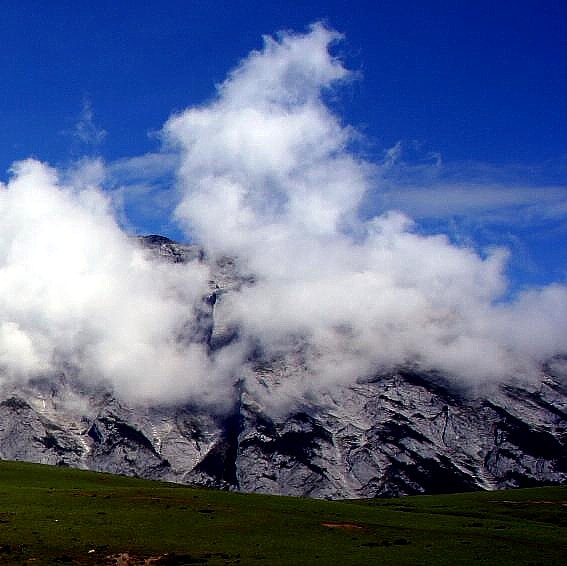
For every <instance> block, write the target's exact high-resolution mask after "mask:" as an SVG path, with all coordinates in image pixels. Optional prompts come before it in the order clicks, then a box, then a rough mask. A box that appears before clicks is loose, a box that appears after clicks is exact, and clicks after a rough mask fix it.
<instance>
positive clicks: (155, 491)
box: [0, 462, 567, 565]
mask: <svg viewBox="0 0 567 566" xmlns="http://www.w3.org/2000/svg"><path fill="white" fill-rule="evenodd" d="M322 523H330V524H332V526H325V525H323V524H322ZM337 524H346V525H343V526H337ZM93 549H94V550H95V552H91V553H89V550H93ZM121 552H128V553H129V554H130V556H131V557H135V558H139V559H142V558H147V557H150V556H154V557H159V556H161V557H162V558H161V561H158V562H155V563H159V564H210V565H213V564H238V563H240V564H271V565H272V564H273V565H277V564H322V565H323V564H324V565H329V564H341V565H343V564H403V563H407V564H426V563H431V564H455V563H471V562H477V563H478V562H482V563H483V564H499V565H502V564H506V563H510V564H526V565H527V564H561V563H566V561H567V488H560V487H551V488H536V489H526V490H511V491H503V492H492V493H486V492H483V493H474V494H458V495H443V496H421V497H406V498H401V499H396V500H372V501H356V502H327V501H315V500H308V499H301V498H291V497H275V496H263V495H243V494H236V493H226V492H220V491H215V490H206V489H197V488H190V487H182V486H176V485H171V484H163V483H154V482H148V481H143V480H136V479H131V478H124V477H116V476H110V475H106V474H96V473H92V472H82V471H77V470H71V469H57V468H52V467H47V466H39V465H34V464H25V463H14V462H1V463H0V564H19V563H29V564H38V565H39V564H57V563H61V564H63V563H68V564H73V563H74V564H104V563H113V561H111V560H109V559H108V558H106V557H109V556H113V555H116V554H118V553H121ZM30 559H32V560H30ZM26 561H27V562H26ZM114 563H116V561H114ZM132 563H136V562H132ZM140 563H143V562H140Z"/></svg>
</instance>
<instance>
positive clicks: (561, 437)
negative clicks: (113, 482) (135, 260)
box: [0, 236, 567, 498]
mask: <svg viewBox="0 0 567 566" xmlns="http://www.w3.org/2000/svg"><path fill="white" fill-rule="evenodd" d="M140 243H141V244H142V245H143V246H145V247H146V248H148V249H149V250H150V252H151V253H152V254H154V255H155V256H156V258H157V260H165V261H173V262H186V261H201V262H204V261H207V258H206V257H205V255H204V253H203V252H202V250H201V249H200V248H199V247H198V246H194V245H181V244H177V243H175V242H172V241H171V240H168V239H167V238H163V237H161V236H147V237H144V238H140ZM211 272H212V278H211V281H210V294H209V295H208V296H206V297H203V302H202V306H201V311H200V313H199V317H200V318H201V324H200V325H199V327H200V328H201V329H202V331H201V335H200V336H198V337H195V336H193V337H192V339H193V340H195V339H198V340H200V341H203V342H206V343H207V344H208V347H209V348H210V350H211V351H218V350H220V349H222V348H224V347H226V345H227V344H230V343H231V342H232V341H233V340H234V339H235V337H237V335H238V329H235V328H231V327H230V326H229V325H227V324H226V323H225V322H224V321H223V320H222V316H221V315H219V309H218V304H219V303H220V301H222V300H223V297H224V296H225V295H227V294H229V293H230V292H231V291H232V290H234V289H236V288H238V287H240V286H242V285H244V284H253V279H252V278H251V277H244V276H242V275H240V274H239V273H238V270H237V267H236V264H235V261H234V260H233V259H231V258H228V257H224V258H221V259H219V260H218V261H216V262H214V265H212V266H211ZM558 367H561V365H559V364H555V365H552V364H550V365H549V366H548V367H547V366H546V367H543V368H542V369H541V373H540V375H537V376H534V379H533V380H531V381H530V382H529V383H526V382H525V380H524V381H521V382H520V381H518V382H517V383H515V382H505V383H501V384H499V385H493V386H492V387H490V388H483V389H477V390H471V389H470V388H465V387H464V386H462V385H459V384H458V383H459V382H458V381H455V380H453V379H449V377H447V376H444V375H441V374H437V373H434V372H423V371H420V370H418V369H416V368H400V369H399V370H398V371H395V372H389V373H381V374H377V375H375V376H372V377H370V378H369V377H366V378H364V379H363V380H362V379H361V380H359V381H358V382H356V383H355V384H354V385H336V386H333V387H329V388H328V389H326V390H324V391H320V392H318V394H317V395H302V396H298V398H297V399H295V400H294V402H292V403H289V405H288V406H287V408H286V410H274V409H273V408H271V407H267V406H266V403H265V396H264V395H263V394H262V392H265V391H267V390H272V389H274V390H275V389H277V386H278V384H279V382H280V380H281V376H282V374H283V373H285V372H287V373H294V374H296V375H300V374H301V372H302V366H301V361H300V356H298V357H297V358H290V357H289V356H288V357H287V358H286V359H285V360H281V359H280V360H278V359H276V360H273V359H271V360H268V359H264V358H263V357H262V355H261V353H257V355H256V356H253V357H251V358H250V360H249V375H247V379H246V380H239V381H237V382H236V383H235V384H234V389H233V391H231V392H230V395H229V399H230V402H229V405H230V409H229V410H226V408H225V409H224V410H222V411H221V410H218V411H215V410H212V409H211V408H210V407H203V406H198V405H196V404H183V405H178V406H171V405H162V406H153V407H152V406H129V405H128V404H126V403H125V402H124V401H123V400H121V399H119V398H117V397H116V396H114V395H113V394H112V392H111V391H110V390H106V389H105V388H104V387H103V386H93V385H86V384H84V383H81V382H80V381H78V380H77V379H74V378H73V375H71V374H67V373H65V372H63V373H61V374H59V375H57V376H49V377H45V378H42V379H35V380H33V381H30V382H28V383H26V384H14V383H4V384H3V385H2V388H1V390H0V457H1V458H2V459H11V460H27V461H32V462H40V463H47V464H55V465H62V466H73V467H78V468H84V469H91V470H98V471H106V472H112V473H117V474H126V475H132V476H140V477H144V478H152V479H162V480H168V481H174V482H181V483H196V484H200V485H205V486H211V487H220V488H225V489H231V490H240V491H246V492H265V493H277V494H288V495H305V496H310V497H317V498H357V497H375V496H387V495H388V496H391V495H404V494H415V493H441V492H454V491H467V490H474V489H499V488H505V487H516V486H519V487H526V486H535V485H540V484H559V483H565V482H566V481H567V376H565V375H564V374H563V373H562V371H560V370H558V369H557V368H558Z"/></svg>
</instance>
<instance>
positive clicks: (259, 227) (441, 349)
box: [165, 25, 567, 383]
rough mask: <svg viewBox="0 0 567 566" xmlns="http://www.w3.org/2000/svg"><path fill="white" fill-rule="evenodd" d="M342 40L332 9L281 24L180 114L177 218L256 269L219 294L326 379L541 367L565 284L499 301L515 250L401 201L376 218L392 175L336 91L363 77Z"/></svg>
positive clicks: (269, 344)
mask: <svg viewBox="0 0 567 566" xmlns="http://www.w3.org/2000/svg"><path fill="white" fill-rule="evenodd" d="M338 40H340V35H338V34H337V33H336V32H334V31H332V30H329V29H327V28H325V27H323V26H322V25H315V26H313V27H312V28H311V30H310V32H309V33H307V34H305V35H294V34H281V35H280V36H279V37H278V39H273V38H270V37H267V38H265V39H264V48H263V50H262V51H258V52H253V53H251V54H250V55H249V56H248V57H247V58H246V59H244V60H243V61H242V62H241V63H240V64H239V66H238V67H237V68H236V69H235V70H234V71H233V72H232V73H231V74H230V76H229V77H228V78H227V79H226V81H225V82H224V83H223V84H222V85H220V87H219V88H218V96H217V98H216V99H215V100H214V101H213V102H212V103H210V104H208V105H205V106H202V107H197V108H189V109H187V110H186V111H185V112H183V113H181V114H179V115H177V116H174V117H172V118H171V119H170V120H169V121H168V123H167V124H166V127H165V132H166V134H167V137H168V139H169V141H170V143H171V144H177V146H178V147H179V148H180V150H181V152H182V163H181V167H180V169H179V182H180V187H181V191H182V199H181V202H180V204H179V206H178V207H177V210H176V215H177V218H178V219H179V221H180V222H181V223H182V225H183V226H184V227H185V230H186V233H187V234H188V235H194V236H197V237H198V238H199V239H200V240H201V241H202V242H203V244H204V245H205V247H206V248H207V249H209V250H211V251H212V252H215V253H217V254H231V255H234V256H236V257H238V258H239V260H240V262H241V263H242V265H244V266H245V267H246V269H248V270H250V271H251V272H253V273H254V274H255V275H256V277H257V284H256V285H254V286H251V287H248V288H246V289H245V290H243V291H242V292H241V293H239V294H234V295H232V296H230V297H227V299H226V300H225V301H224V302H222V303H221V304H219V305H218V308H219V309H224V311H225V312H224V314H225V316H226V318H227V319H228V320H230V321H231V322H232V323H233V324H235V325H238V326H239V327H240V328H241V329H243V334H244V335H245V336H247V337H249V339H250V341H251V342H253V343H257V342H259V343H260V344H261V346H262V349H263V351H264V353H265V355H268V356H270V355H273V356H281V355H282V353H284V354H285V353H288V352H289V351H290V348H291V346H290V345H291V344H296V339H297V338H301V340H302V341H305V342H304V343H307V344H308V348H307V349H308V352H307V353H305V358H304V361H305V363H306V364H307V367H308V368H309V372H310V374H311V375H312V378H313V380H315V381H317V380H321V381H323V382H327V383H329V382H334V381H338V382H350V381H352V380H353V378H355V377H357V376H361V375H367V374H372V373H375V372H376V371H377V369H382V368H383V369H389V368H393V367H396V366H398V365H402V364H408V363H411V364H418V365H420V366H422V367H424V368H427V369H438V370H441V371H444V372H447V373H449V374H452V375H456V376H459V377H460V378H462V379H468V380H472V381H474V382H482V381H486V380H492V379H502V378H507V377H510V376H514V375H524V376H525V375H529V374H530V373H532V372H533V371H534V368H535V366H536V365H537V364H538V363H540V362H541V361H542V360H544V359H546V358H547V357H549V356H552V355H554V354H555V353H557V352H559V351H561V350H562V349H564V348H565V339H564V337H565V336H566V335H567V334H566V331H567V316H566V315H567V290H566V289H565V288H564V287H560V286H552V287H549V288H546V289H543V290H539V291H531V292H529V293H526V294H524V295H522V296H520V297H519V298H518V299H517V300H516V302H514V303H508V304H501V302H499V301H500V299H501V297H502V296H503V294H504V293H505V291H506V285H507V283H506V278H505V274H504V269H505V264H506V259H507V252H506V251H505V250H501V249H500V250H499V249H493V250H488V251H487V252H486V254H483V255H482V256H480V255H479V254H477V253H476V252H475V251H473V250H472V249H468V248H462V247H457V246H455V245H452V244H451V243H450V242H449V240H448V239H447V238H446V237H445V236H443V235H434V236H423V235H419V234H418V233H417V231H416V230H415V229H414V228H415V226H414V223H413V222H412V220H411V219H410V218H408V217H407V216H405V215H404V214H401V213H399V212H396V211H395V210H394V211H384V212H383V213H382V214H379V215H377V216H376V217H373V218H370V219H365V220H363V219H362V218H363V217H364V214H363V211H362V210H361V205H362V204H363V202H364V200H365V198H366V197H367V195H368V193H369V192H370V191H378V194H379V193H380V189H381V187H380V182H381V179H380V175H379V171H378V167H377V166H376V165H373V164H371V163H368V162H365V161H363V160H361V159H360V158H357V156H356V154H355V153H354V152H353V151H352V150H351V149H350V148H351V146H352V144H353V142H354V141H356V136H357V134H356V132H354V131H353V129H352V128H349V127H348V126H345V125H344V124H342V123H341V121H340V119H339V117H338V116H336V115H335V114H333V113H332V111H331V110H330V109H329V106H328V105H327V104H326V99H327V98H328V95H329V92H330V91H331V89H333V88H336V87H337V86H340V84H341V83H342V82H344V81H348V80H350V79H351V77H350V74H349V72H348V71H347V70H346V69H345V68H344V66H343V65H342V63H341V61H340V60H339V59H337V58H335V57H333V55H332V54H331V52H330V50H331V49H332V46H333V43H334V42H336V41H338ZM506 196H507V195H506V194H504V195H503V198H504V199H506ZM469 198H470V197H469ZM480 198H483V195H480ZM455 199H459V195H458V194H455ZM473 204H474V203H473ZM451 205H452V203H451V202H449V206H451ZM431 206H435V203H431ZM536 334H537V336H536Z"/></svg>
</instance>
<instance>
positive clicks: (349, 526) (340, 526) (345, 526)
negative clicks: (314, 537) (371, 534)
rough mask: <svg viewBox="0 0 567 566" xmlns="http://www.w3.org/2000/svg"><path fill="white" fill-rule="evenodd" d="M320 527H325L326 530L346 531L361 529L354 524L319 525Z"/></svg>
mask: <svg viewBox="0 0 567 566" xmlns="http://www.w3.org/2000/svg"><path fill="white" fill-rule="evenodd" d="M321 526H323V527H327V528H328V529H346V530H348V531H350V530H356V529H362V528H363V527H361V526H360V525H356V524H355V523H321Z"/></svg>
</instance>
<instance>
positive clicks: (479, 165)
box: [0, 0, 567, 288]
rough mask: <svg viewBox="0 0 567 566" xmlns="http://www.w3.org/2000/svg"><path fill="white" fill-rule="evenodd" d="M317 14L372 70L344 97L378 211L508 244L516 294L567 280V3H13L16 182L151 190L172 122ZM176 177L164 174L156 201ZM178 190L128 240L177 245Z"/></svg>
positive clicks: (136, 204)
mask: <svg viewBox="0 0 567 566" xmlns="http://www.w3.org/2000/svg"><path fill="white" fill-rule="evenodd" d="M494 4H496V5H494ZM317 20H323V21H324V22H326V24H327V25H328V26H330V27H332V28H334V29H336V30H338V31H339V32H341V33H344V34H345V40H344V41H343V42H341V43H340V44H339V45H337V46H336V47H335V54H338V55H340V57H341V58H342V60H343V61H344V64H345V66H346V67H347V68H349V69H351V70H354V71H358V72H359V75H360V78H359V79H358V80H355V81H352V82H350V83H349V84H348V85H347V86H345V87H344V88H342V89H340V90H339V91H337V92H334V93H333V94H332V96H329V101H328V102H329V104H330V106H331V107H332V108H333V110H334V111H335V113H337V114H338V115H340V116H341V118H342V120H343V122H344V123H349V124H352V125H353V126H354V127H355V128H356V129H357V130H359V131H360V132H361V133H362V134H363V136H364V138H363V139H362V140H361V141H360V142H359V144H357V151H358V152H360V154H361V155H363V156H364V157H365V159H367V160H368V161H371V162H374V163H376V164H377V165H378V166H379V167H380V175H379V177H380V178H379V179H378V180H377V185H379V190H377V191H376V192H373V193H371V194H370V195H369V197H368V199H367V201H366V203H365V210H363V211H362V214H368V215H372V214H374V213H376V212H380V211H382V210H384V209H387V208H397V209H402V210H404V211H406V212H407V213H408V214H410V215H411V216H413V217H414V218H415V219H416V220H417V222H418V229H419V230H422V231H425V232H436V231H443V232H446V233H448V234H449V236H450V238H451V239H452V240H453V241H456V242H458V243H461V244H462V245H470V246H473V247H475V248H476V249H482V248H484V247H490V246H495V245H497V246H502V245H503V246H506V247H508V248H509V249H510V250H511V253H512V256H511V260H510V268H509V269H510V275H511V278H512V285H513V288H522V287H523V286H525V285H533V284H535V285H539V284H544V283H549V282H551V281H558V282H565V280H566V279H567V251H565V250H566V249H567V245H566V244H567V228H566V217H567V196H566V192H567V188H566V183H567V135H566V130H565V124H566V118H567V102H566V101H567V96H566V94H567V64H566V63H565V61H567V34H566V33H565V29H567V4H565V2H562V1H551V0H550V1H545V2H541V1H535V0H534V1H501V2H498V3H493V2H485V1H476V2H472V1H470V2H468V1H463V2H455V1H453V2H448V1H447V2H445V1H437V2H434V3H433V2H408V1H403V0H402V1H391V2H390V1H380V0H376V1H374V2H365V1H360V2H357V1H353V2H348V3H347V2H309V3H305V2H270V1H267V2H251V1H248V2H244V1H232V2H221V1H219V2H214V1H210V2H209V1H199V2H197V1H194V2H193V1H185V2H169V1H162V2H129V1H123V2H106V1H98V2H86V1H85V2H64V1H57V2H50V3H46V2H39V1H38V2H31V1H22V2H19V3H11V5H4V6H3V16H2V18H1V19H0V37H1V38H2V39H1V41H2V50H1V53H0V66H1V72H2V77H3V78H4V81H3V87H2V93H1V96H0V118H1V120H2V126H3V127H2V128H1V130H0V170H1V171H2V172H3V174H2V178H3V179H4V180H5V179H6V178H7V177H8V172H7V171H8V169H9V167H10V165H11V163H12V162H14V161H16V160H19V159H23V158H26V157H29V156H34V157H36V158H38V159H40V160H43V161H47V162H49V163H50V164H52V165H55V166H57V167H60V168H63V169H64V168H66V167H69V166H71V164H72V163H73V161H75V160H78V159H80V158H82V157H85V156H87V157H100V158H101V159H102V160H104V162H105V163H106V164H107V165H108V167H109V169H110V170H113V171H115V173H116V178H119V181H114V184H113V183H112V182H110V183H109V184H108V190H109V191H112V190H114V189H116V186H117V183H118V182H120V183H126V184H127V183H132V184H136V183H137V182H138V181H136V180H134V181H132V179H131V169H132V167H131V164H132V162H125V161H124V160H125V159H127V158H133V157H136V156H142V155H144V154H147V153H149V152H158V153H159V150H160V142H159V139H158V135H157V132H159V131H160V130H161V128H162V127H163V124H164V123H165V122H166V120H167V119H168V117H169V116H170V115H171V114H172V112H175V111H181V110H182V109H184V108H186V107H188V106H192V105H199V104H203V103H206V102H207V101H209V100H210V99H211V98H212V97H213V96H214V93H215V90H214V89H215V84H218V83H220V82H222V81H223V80H224V78H225V77H226V74H227V72H229V71H230V69H232V68H233V67H234V66H235V64H236V63H237V62H238V61H239V60H240V59H242V58H243V57H245V56H246V55H247V54H248V53H249V52H250V51H251V50H252V49H259V48H261V45H262V42H261V36H262V34H273V33H275V32H277V31H278V30H282V29H290V30H296V31H298V32H302V31H305V29H306V27H307V26H308V25H309V24H310V23H312V22H314V21H317ZM146 163H147V162H146ZM125 169H128V171H127V172H126V173H125V172H124V170H125ZM170 181H171V179H170V177H168V175H167V171H166V172H165V173H164V172H163V170H162V169H160V174H156V175H154V179H153V181H152V182H153V183H155V187H154V188H153V189H152V199H154V200H155V198H156V194H159V192H160V190H161V188H164V187H165V185H166V184H167V183H169V182H170ZM125 194H126V195H129V194H132V193H128V192H126V193H125ZM163 195H164V196H163V201H164V202H166V205H165V208H164V209H163V210H161V212H160V211H156V208H155V207H154V206H153V205H151V203H150V205H148V203H146V205H144V203H143V198H141V197H137V198H130V197H127V198H126V201H125V203H124V211H125V214H126V216H127V219H126V220H125V222H127V223H128V226H129V229H131V230H134V231H139V232H166V235H171V236H174V237H178V236H179V232H178V231H177V229H176V227H175V226H174V225H173V224H171V223H170V222H169V221H167V220H166V219H165V217H166V216H168V212H167V203H168V202H169V201H168V199H169V198H171V196H169V193H167V191H165V190H164V193H163ZM153 202H154V201H152V203H153Z"/></svg>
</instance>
